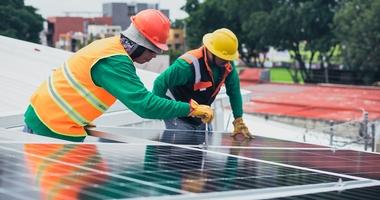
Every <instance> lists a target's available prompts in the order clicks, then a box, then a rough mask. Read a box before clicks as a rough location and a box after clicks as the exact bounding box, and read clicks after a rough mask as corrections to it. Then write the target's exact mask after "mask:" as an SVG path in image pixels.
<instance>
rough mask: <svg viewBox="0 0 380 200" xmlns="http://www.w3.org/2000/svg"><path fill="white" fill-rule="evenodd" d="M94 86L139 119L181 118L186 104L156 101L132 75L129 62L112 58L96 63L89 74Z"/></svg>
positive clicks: (116, 57)
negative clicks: (116, 100) (111, 96)
mask: <svg viewBox="0 0 380 200" xmlns="http://www.w3.org/2000/svg"><path fill="white" fill-rule="evenodd" d="M91 75H92V80H93V81H94V83H95V84H96V85H97V86H99V87H102V88H104V89H105V90H107V91H108V92H109V93H111V94H112V95H113V96H114V97H116V98H117V99H119V100H120V101H121V102H122V103H123V104H124V105H126V106H127V107H128V108H129V109H131V110H132V111H133V112H135V113H136V114H137V115H139V116H141V117H143V118H150V119H168V118H174V117H184V116H187V115H188V114H189V112H190V106H189V104H188V103H184V102H176V101H172V100H168V99H164V98H160V97H158V96H156V95H154V94H153V93H151V92H149V91H148V90H147V89H146V88H145V86H144V84H143V83H142V82H141V80H140V78H139V77H138V76H137V74H136V69H135V67H134V65H133V63H132V61H131V60H129V59H126V58H125V56H112V57H109V58H105V59H102V60H100V61H98V62H97V63H96V64H95V66H94V67H93V68H92V70H91Z"/></svg>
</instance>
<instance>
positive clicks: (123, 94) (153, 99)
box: [24, 9, 213, 141]
mask: <svg viewBox="0 0 380 200" xmlns="http://www.w3.org/2000/svg"><path fill="white" fill-rule="evenodd" d="M131 21H132V23H131V25H130V26H129V27H128V28H127V29H126V30H125V31H123V32H122V33H121V35H120V36H114V37H110V38H105V39H101V40H98V41H95V42H93V43H91V44H89V45H88V46H86V47H84V48H83V49H80V50H79V51H78V52H76V53H75V54H74V55H72V56H71V57H70V58H69V59H68V60H66V61H65V62H63V63H62V65H61V66H60V67H59V68H57V69H56V70H54V71H53V73H52V75H51V76H50V77H49V78H48V80H47V81H45V82H43V83H42V85H41V86H40V87H39V88H38V89H37V91H36V92H35V93H34V94H33V95H32V97H31V102H30V105H29V106H28V108H27V110H26V112H25V123H26V126H25V128H24V131H25V132H32V133H36V134H40V135H45V136H49V137H55V138H61V139H66V140H70V141H83V139H84V138H85V137H86V135H87V133H86V131H85V127H86V126H88V125H89V124H90V123H91V122H92V121H93V120H94V119H96V118H97V117H99V116H100V115H102V114H103V113H104V112H105V111H106V110H107V109H108V108H109V107H110V106H111V105H112V104H113V103H114V102H115V101H116V99H119V100H120V101H121V102H122V103H123V104H125V105H126V106H127V107H128V108H129V109H130V110H132V111H134V112H135V113H136V114H138V115H139V116H141V117H144V118H152V119H169V118H173V117H186V116H194V117H199V118H202V119H203V120H206V121H211V120H212V118H213V111H212V109H211V108H210V107H209V106H207V105H199V104H198V103H197V102H196V101H194V100H189V101H188V102H176V101H173V100H167V99H165V98H160V97H158V96H155V95H154V94H152V93H151V92H149V91H148V90H147V89H146V88H145V86H144V84H143V83H142V82H141V80H140V78H139V77H138V76H137V74H136V69H135V66H134V64H133V63H134V62H136V63H145V62H148V61H150V60H151V59H152V58H154V57H156V55H157V54H159V53H161V52H162V51H165V50H167V49H168V47H167V45H166V40H167V38H168V35H169V29H170V22H169V19H168V18H167V17H166V16H165V15H164V14H162V13H161V12H160V11H158V10H154V9H147V10H143V11H141V12H139V13H137V14H136V15H135V16H132V17H131Z"/></svg>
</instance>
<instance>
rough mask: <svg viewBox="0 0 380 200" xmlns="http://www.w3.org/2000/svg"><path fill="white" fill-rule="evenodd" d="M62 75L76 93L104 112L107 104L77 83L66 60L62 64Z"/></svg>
mask: <svg viewBox="0 0 380 200" xmlns="http://www.w3.org/2000/svg"><path fill="white" fill-rule="evenodd" d="M63 70H64V75H65V78H66V79H67V81H68V82H69V83H70V85H71V86H72V87H73V88H74V89H75V90H77V91H78V93H79V94H80V95H81V96H82V97H83V98H85V99H86V100H87V101H88V102H89V103H90V104H91V105H93V106H94V107H95V108H96V109H98V110H99V111H100V112H105V111H106V110H107V109H108V108H109V106H107V105H106V104H104V103H103V102H102V101H101V100H99V99H98V98H96V96H95V95H93V94H92V93H91V92H90V91H88V90H87V89H86V88H85V87H84V86H83V85H82V84H81V83H79V82H78V81H77V80H76V79H75V77H74V76H73V75H72V73H71V71H70V68H69V67H68V65H67V62H65V63H64V66H63Z"/></svg>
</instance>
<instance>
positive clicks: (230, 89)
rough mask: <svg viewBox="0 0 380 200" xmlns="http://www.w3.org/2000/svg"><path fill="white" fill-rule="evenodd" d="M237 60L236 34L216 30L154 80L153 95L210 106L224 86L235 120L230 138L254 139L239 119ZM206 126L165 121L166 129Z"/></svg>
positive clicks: (180, 120) (186, 119)
mask: <svg viewBox="0 0 380 200" xmlns="http://www.w3.org/2000/svg"><path fill="white" fill-rule="evenodd" d="M238 57H239V53H238V39H237V37H236V36H235V34H234V33H233V32H232V31H230V30H229V29H227V28H221V29H218V30H215V31H214V32H212V33H208V34H206V35H204V36H203V46H201V47H200V48H198V49H195V50H191V51H188V52H186V53H185V54H183V55H182V56H180V57H179V58H178V59H177V60H176V61H175V62H174V63H173V64H172V65H171V66H170V67H168V68H167V69H166V70H165V71H164V72H163V73H162V74H160V75H159V76H158V77H157V79H156V80H155V82H154V88H153V93H155V94H156V95H158V96H161V97H167V98H170V99H175V100H177V101H182V102H187V101H189V99H194V100H196V101H197V102H199V103H202V104H206V105H211V103H212V102H213V101H214V100H215V97H216V95H217V94H218V93H219V91H220V88H221V86H222V85H223V84H224V85H225V87H226V91H227V95H228V96H229V100H230V103H231V108H232V112H233V115H234V117H235V120H234V121H233V125H234V132H233V134H232V136H235V135H238V134H243V135H244V137H246V138H253V136H252V135H251V133H250V131H249V130H248V127H247V126H246V124H245V123H244V121H243V118H242V116H243V106H242V96H241V93H240V80H239V76H238V73H237V71H236V69H235V67H234V66H233V63H232V61H233V60H236V59H237V58H238ZM202 122H203V123H202ZM205 123H208V122H207V121H204V120H203V121H202V120H201V119H197V118H194V117H191V116H185V117H180V118H178V119H177V118H175V119H170V120H165V125H166V128H168V129H186V130H204V129H205Z"/></svg>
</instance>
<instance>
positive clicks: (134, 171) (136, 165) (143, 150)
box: [0, 129, 380, 200]
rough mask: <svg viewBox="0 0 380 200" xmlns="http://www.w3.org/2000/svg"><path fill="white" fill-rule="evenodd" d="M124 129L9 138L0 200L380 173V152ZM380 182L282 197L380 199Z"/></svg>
mask: <svg viewBox="0 0 380 200" xmlns="http://www.w3.org/2000/svg"><path fill="white" fill-rule="evenodd" d="M121 130H122V131H121V133H120V134H121V135H122V136H127V137H126V138H124V139H121V141H123V142H127V143H96V144H31V143H22V142H20V143H11V144H7V143H2V144H1V146H0V175H1V176H0V199H65V200H66V199H123V198H140V197H145V198H146V197H176V195H181V198H183V197H184V196H183V195H185V196H186V195H188V194H192V195H193V196H190V197H191V198H190V199H194V198H195V199H196V198H197V197H203V199H208V198H205V197H204V196H202V195H204V194H206V195H207V194H213V195H215V194H216V195H217V193H215V192H221V194H223V195H224V194H225V193H226V192H239V191H254V190H255V189H259V190H260V189H268V188H269V189H270V188H273V192H270V191H269V192H267V193H269V194H271V193H274V192H276V190H278V188H284V187H299V186H305V188H310V187H309V186H310V185H313V184H316V185H320V184H324V183H325V184H332V185H333V186H334V185H336V184H339V183H346V182H347V181H349V182H352V181H353V182H355V183H358V182H360V181H358V180H359V179H358V178H355V177H349V176H344V175H340V174H348V175H356V176H359V177H360V176H361V175H363V177H366V178H371V179H378V178H377V176H378V171H379V170H378V169H379V168H378V164H377V163H379V162H378V160H379V155H378V154H368V153H364V152H355V151H341V150H338V151H335V150H334V151H332V150H331V149H330V148H326V147H323V146H315V145H310V144H301V143H296V142H288V141H282V140H275V139H268V138H263V137H257V138H255V139H254V140H244V139H243V138H239V137H238V138H232V137H230V136H229V134H224V133H216V132H214V133H209V134H210V135H209V137H208V138H209V141H208V144H209V145H210V146H208V148H207V149H206V150H205V146H204V143H205V134H204V132H189V131H169V130H165V131H163V130H145V129H142V130H136V129H125V130H124V129H121ZM123 131H125V132H123ZM119 132H120V131H119ZM131 137H135V138H136V137H137V138H140V139H139V140H135V139H133V138H131ZM108 139H110V138H108ZM111 139H115V137H113V138H111ZM116 139H117V137H116ZM101 141H103V142H110V141H108V140H104V139H102V140H101ZM144 141H145V143H144ZM149 141H156V142H159V143H152V142H151V144H150V143H149ZM178 145H179V146H178ZM279 163H282V164H279ZM296 166H299V167H296ZM306 168H310V169H316V170H307V169H306ZM319 170H323V171H327V172H335V173H337V174H334V173H332V174H329V173H324V172H323V171H319ZM370 181H371V180H370ZM367 182H368V181H367ZM371 184H372V182H371ZM375 185H376V183H375ZM377 185H378V184H377ZM360 187H365V186H360ZM378 187H379V186H378ZM378 187H366V188H359V189H350V190H344V191H340V192H319V193H318V192H317V193H315V192H314V193H315V194H306V193H302V189H300V190H299V191H298V196H292V197H287V198H282V199H350V198H351V199H364V198H366V199H374V198H373V197H377V196H379V193H380V192H378V191H379V190H378ZM276 188H277V189H276ZM311 188H313V186H312V187H311ZM362 192H364V193H362ZM259 193H260V192H259ZM194 194H197V195H198V196H194ZM293 195H294V194H293ZM248 196H249V193H248ZM177 197H178V196H177ZM236 198H239V196H238V195H237V196H236ZM216 199H220V197H218V198H216Z"/></svg>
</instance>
